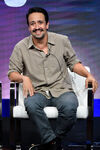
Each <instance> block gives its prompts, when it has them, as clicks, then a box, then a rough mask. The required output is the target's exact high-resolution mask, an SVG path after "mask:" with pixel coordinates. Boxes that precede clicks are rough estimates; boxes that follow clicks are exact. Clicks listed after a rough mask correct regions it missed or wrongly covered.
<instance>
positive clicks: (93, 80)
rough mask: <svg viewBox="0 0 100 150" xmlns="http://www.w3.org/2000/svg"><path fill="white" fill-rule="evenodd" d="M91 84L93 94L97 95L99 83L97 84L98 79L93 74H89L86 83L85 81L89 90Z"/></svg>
mask: <svg viewBox="0 0 100 150" xmlns="http://www.w3.org/2000/svg"><path fill="white" fill-rule="evenodd" d="M89 82H91V83H92V88H93V93H95V92H96V90H97V88H98V83H97V81H96V79H95V78H94V77H93V76H92V75H91V74H89V75H88V77H87V78H86V81H85V85H86V88H88V83H89Z"/></svg>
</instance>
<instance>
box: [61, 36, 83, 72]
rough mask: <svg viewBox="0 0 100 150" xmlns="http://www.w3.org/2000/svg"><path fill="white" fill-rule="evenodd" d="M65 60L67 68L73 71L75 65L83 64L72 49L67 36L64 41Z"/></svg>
mask: <svg viewBox="0 0 100 150" xmlns="http://www.w3.org/2000/svg"><path fill="white" fill-rule="evenodd" d="M64 46H65V47H64V58H65V62H66V65H67V67H68V68H69V69H70V70H71V71H73V68H74V65H75V64H76V63H81V61H80V60H79V59H78V58H77V56H76V53H75V51H74V50H73V48H72V45H71V42H70V40H69V39H68V37H67V36H66V37H65V39H64Z"/></svg>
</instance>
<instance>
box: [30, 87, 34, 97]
mask: <svg viewBox="0 0 100 150" xmlns="http://www.w3.org/2000/svg"><path fill="white" fill-rule="evenodd" d="M29 94H30V96H33V95H34V89H33V87H32V88H31V89H30V90H29Z"/></svg>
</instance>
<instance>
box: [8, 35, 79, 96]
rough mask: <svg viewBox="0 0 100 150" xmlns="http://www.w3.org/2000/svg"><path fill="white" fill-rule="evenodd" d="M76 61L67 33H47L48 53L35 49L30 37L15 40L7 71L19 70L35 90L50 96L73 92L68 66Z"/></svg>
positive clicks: (71, 67)
mask: <svg viewBox="0 0 100 150" xmlns="http://www.w3.org/2000/svg"><path fill="white" fill-rule="evenodd" d="M78 62H80V60H79V59H78V58H77V56H76V54H75V51H74V50H73V48H72V46H71V44H70V41H69V39H68V37H67V36H64V35H60V34H56V33H53V32H48V54H45V53H44V52H43V50H40V49H38V48H36V46H35V45H34V44H33V41H32V36H31V35H30V36H29V37H26V38H24V39H23V40H21V41H20V42H18V43H17V44H16V45H15V47H14V50H13V52H12V55H11V57H10V63H9V71H8V75H9V74H10V73H11V72H19V73H20V74H21V73H22V74H23V75H26V76H28V77H29V78H30V79H31V80H32V84H33V87H34V88H35V91H37V92H39V93H42V94H43V95H45V96H46V97H47V98H50V97H49V95H48V94H47V92H48V91H49V92H50V93H51V95H52V96H53V97H58V96H60V95H61V94H63V93H65V92H68V91H73V89H72V85H71V81H70V77H69V74H68V69H67V68H70V70H71V71H73V67H74V65H75V64H76V63H78Z"/></svg>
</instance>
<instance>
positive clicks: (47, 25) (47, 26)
mask: <svg viewBox="0 0 100 150" xmlns="http://www.w3.org/2000/svg"><path fill="white" fill-rule="evenodd" d="M46 28H47V30H48V29H49V22H48V23H47V24H46Z"/></svg>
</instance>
